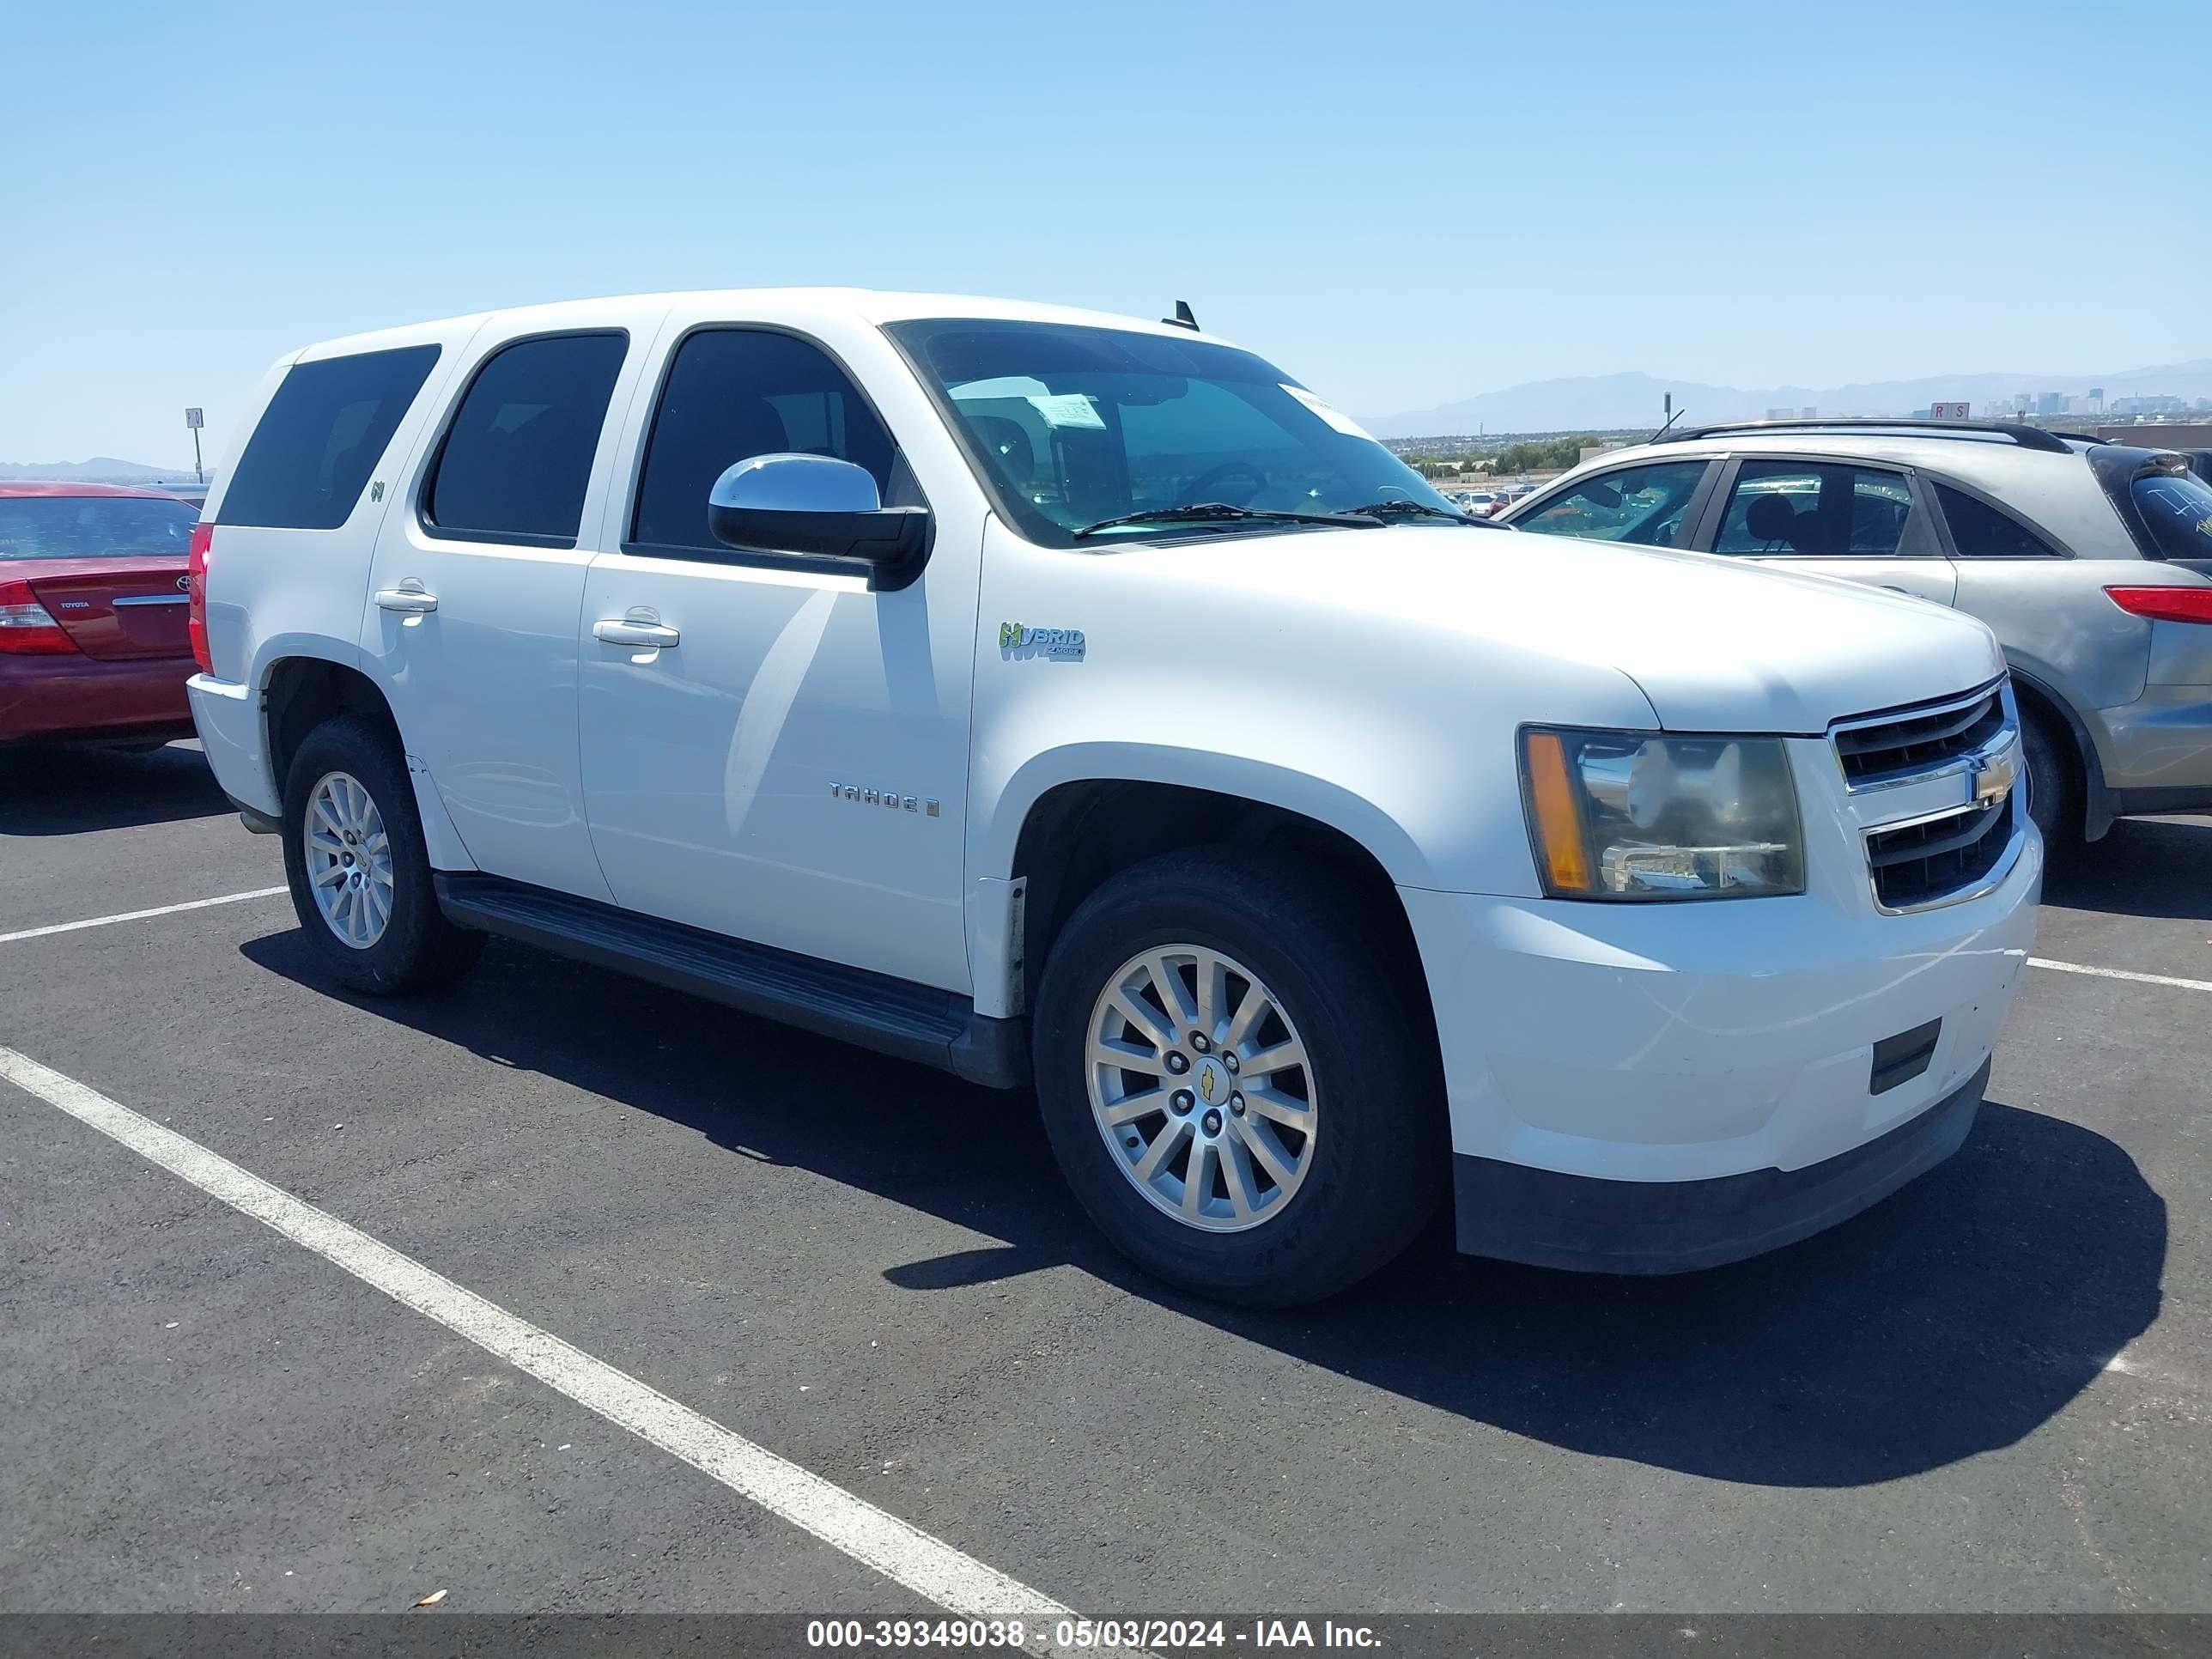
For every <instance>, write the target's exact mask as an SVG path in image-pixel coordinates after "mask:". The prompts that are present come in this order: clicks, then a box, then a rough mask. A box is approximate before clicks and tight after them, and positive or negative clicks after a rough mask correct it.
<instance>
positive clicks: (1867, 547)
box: [1713, 461, 1912, 558]
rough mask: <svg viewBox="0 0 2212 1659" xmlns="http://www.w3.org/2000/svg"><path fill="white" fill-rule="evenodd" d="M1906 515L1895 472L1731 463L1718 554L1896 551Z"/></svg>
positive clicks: (1900, 478) (1905, 493)
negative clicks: (1731, 482) (1733, 468)
mask: <svg viewBox="0 0 2212 1659" xmlns="http://www.w3.org/2000/svg"><path fill="white" fill-rule="evenodd" d="M1911 516H1912V487H1911V485H1910V484H1909V483H1906V482H1905V475H1904V474H1903V473H1901V472H1890V471H1883V470H1881V469H1879V468H1875V467H1862V466H1843V465H1835V464H1831V463H1818V462H1816V463H1813V464H1809V465H1808V464H1807V463H1805V462H1802V461H1746V462H1744V463H1743V464H1742V465H1741V466H1739V467H1738V468H1737V469H1736V474H1735V487H1734V488H1733V489H1731V490H1730V491H1729V502H1728V510H1727V511H1726V512H1725V513H1723V514H1722V515H1721V528H1720V533H1719V534H1718V535H1717V536H1716V537H1715V538H1713V551H1714V552H1716V553H1735V554H1749V555H1752V556H1762V555H1763V556H1767V557H1784V556H1790V555H1792V554H1795V555H1796V556H1801V557H1817V558H1845V557H1850V556H1860V557H1868V556H1875V557H1879V556H1886V555H1888V554H1892V553H1894V552H1896V551H1897V550H1898V548H1899V545H1900V544H1902V543H1903V541H1904V539H1905V522H1906V520H1909V519H1910V518H1911Z"/></svg>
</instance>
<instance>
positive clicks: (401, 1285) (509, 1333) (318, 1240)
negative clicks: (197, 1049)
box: [0, 1047, 1073, 1646]
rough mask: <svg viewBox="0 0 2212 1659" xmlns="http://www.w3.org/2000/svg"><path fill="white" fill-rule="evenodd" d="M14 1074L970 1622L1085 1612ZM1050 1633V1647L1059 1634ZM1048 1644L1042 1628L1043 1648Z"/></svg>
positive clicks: (471, 1296) (93, 1103) (328, 1221)
mask: <svg viewBox="0 0 2212 1659" xmlns="http://www.w3.org/2000/svg"><path fill="white" fill-rule="evenodd" d="M0 1080H5V1081H7V1082H9V1083H12V1084H14V1085H15V1086H16V1087H17V1088H19V1089H21V1090H23V1091H26V1092H27V1093H29V1094H32V1095H35V1096H37V1097H38V1098H40V1100H43V1101H45V1102H46V1103H47V1104H48V1105H50V1106H55V1107H58V1108H59V1109H61V1110H63V1111H64V1112H67V1113H68V1114H69V1115H70V1116H71V1117H74V1118H76V1119H77V1120H78V1121H81V1122H83V1123H87V1124H89V1125H90V1126H91V1127H94V1128H95V1129H97V1130H99V1131H100V1133H102V1134H104V1135H106V1136H108V1137H110V1138H111V1139H115V1140H118V1141H120V1142H121V1143H122V1144H123V1145H124V1146H127V1147H129V1148H130V1149H131V1151H132V1152H137V1154H138V1155H139V1156H140V1157H141V1158H145V1159H147V1160H148V1161H149V1162H150V1163H154V1164H159V1165H160V1166H161V1168H163V1169H164V1170H168V1171H169V1173H170V1174H172V1175H175V1176H182V1177H183V1178H184V1179H185V1180H186V1181H189V1182H191V1183H192V1185H193V1186H195V1187H197V1188H199V1189H200V1190H201V1191H202V1192H204V1193H207V1194H211V1195H212V1196H214V1197H216V1198H219V1199H221V1200H222V1201H223V1202H224V1203H226V1204H228V1205H229V1206H231V1207H232V1208H234V1209H235V1210H239V1211H241V1212H244V1213H245V1214H246V1215H249V1216H252V1218H254V1219H255V1220H256V1221H258V1222H261V1223H263V1224H264V1225H267V1226H270V1227H273V1228H274V1229H276V1231H278V1232H280V1233H282V1234H283V1235H284V1236H285V1237H287V1238H289V1239H291V1240H293V1241H294V1242H295V1243H300V1244H304V1245H305V1246H306V1247H307V1249H311V1250H313V1252H314V1253H315V1254H316V1255H319V1256H321V1257H323V1258H324V1259H325V1260H326V1261H333V1262H335V1263H337V1265H338V1266H339V1267H343V1268H344V1269H345V1270H346V1271H347V1272H348V1273H351V1274H353V1275H354V1277H355V1278H356V1279H361V1280H362V1281H363V1282H364V1283H366V1284H368V1285H374V1286H375V1287H376V1288H377V1289H378V1290H380V1291H383V1292H384V1293H385V1294H386V1296H388V1297H392V1299H393V1300H394V1301H397V1302H400V1303H404V1304H405V1305H406V1306H408V1307H410V1308H412V1309H414V1310H415V1311H416V1312H417V1313H419V1314H422V1315H423V1316H426V1317H428V1318H430V1319H434V1320H435V1321H437V1322H438V1323H439V1324H441V1325H443V1326H444V1327H445V1328H447V1330H450V1331H453V1332H454V1333H455V1334H459V1335H460V1336H464V1337H465V1338H467V1339H468V1340H470V1341H471V1342H473V1343H475V1344H476V1345H477V1346H478V1347H481V1348H483V1349H485V1350H486V1351H487V1352H490V1353H493V1354H496V1355H497V1356H498V1357H499V1358H501V1359H504V1360H506V1361H507V1362H508V1363H509V1364H513V1365H514V1366H516V1367H518V1368H519V1369H520V1370H526V1371H527V1372H529V1373H530V1374H531V1375H532V1376H534V1377H536V1378H538V1381H540V1382H542V1383H546V1384H547V1385H549V1386H550V1387H551V1388H554V1389H557V1390H559V1391H560V1392H561V1393H562V1394H564V1395H568V1398H569V1399H571V1400H573V1401H576V1402H577V1403H578V1404H579V1405H580V1406H585V1407H589V1408H590V1409H591V1410H592V1411H594V1412H597V1413H599V1415H600V1416H601V1417H604V1418H605V1419H607V1420H608V1421H609V1422H611V1423H613V1424H616V1425H618V1426H620V1427H622V1428H625V1429H628V1430H629V1431H630V1432H631V1433H632V1434H635V1435H637V1436H638V1437H641V1438H642V1439H645V1440H649V1441H651V1442H652V1443H653V1444H654V1445H656V1446H658V1447H659V1448H660V1449H662V1450H663V1451H665V1452H667V1453H669V1454H670V1455H672V1456H675V1457H678V1458H680V1459H681V1460H683V1461H684V1462H686V1463H689V1464H690V1466H691V1467H692V1468H695V1469H697V1470H699V1471H700V1472H701V1473H702V1474H708V1475H711V1476H712V1477H713V1478H714V1479H715V1480H719V1481H720V1482H721V1483H722V1484H723V1485H724V1486H727V1487H728V1488H729V1489H730V1490H731V1491H732V1492H736V1493H738V1495H739V1496H741V1497H744V1498H750V1500H751V1501H752V1502H754V1503H756V1504H759V1505H760V1506H761V1507H762V1508H763V1509H766V1510H772V1511H774V1512H775V1514H777V1515H780V1516H782V1517H783V1518H784V1519H785V1520H787V1521H788V1522H792V1524H793V1525H794V1526H797V1527H799V1528H804V1529H805V1531H807V1532H810V1533H811V1534H813V1535H814V1536H815V1537H817V1538H818V1539H820V1540H821V1541H823V1543H825V1544H828V1545H829V1546H830V1547H832V1548H835V1549H838V1550H842V1552H843V1553H846V1554H847V1555H849V1556H851V1557H852V1558H853V1559H854V1560H856V1561H860V1562H862V1563H864V1564H866V1565H868V1566H871V1567H872V1568H874V1569H875V1570H876V1571H878V1572H879V1573H881V1574H883V1575H884V1577H886V1578H889V1579H890V1580H892V1581H893V1582H894V1583H899V1584H902V1585H904V1586H905V1587H906V1588H907V1589H910V1590H912V1591H914V1592H915V1594H916V1595H921V1596H923V1597H925V1598H926V1599H927V1600H928V1601H933V1602H935V1603H936V1604H937V1605H938V1606H939V1607H945V1608H946V1609H948V1610H950V1611H951V1612H953V1613H962V1614H965V1615H969V1616H970V1617H980V1618H992V1619H1021V1620H1024V1621H1027V1622H1031V1623H1039V1624H1044V1625H1048V1624H1049V1623H1050V1622H1051V1621H1052V1620H1058V1619H1064V1618H1070V1617H1073V1614H1072V1613H1070V1611H1069V1610H1068V1609H1067V1608H1066V1607H1062V1606H1061V1605H1060V1603H1059V1602H1057V1601H1053V1600H1052V1599H1051V1598H1050V1597H1048V1596H1047V1595H1042V1593H1040V1592H1039V1591H1036V1590H1033V1589H1030V1587H1029V1586H1028V1585H1026V1584H1024V1583H1020V1582H1019V1581H1018V1580H1017V1579H1013V1578H1010V1577H1007V1576H1006V1574H1005V1573H1002V1572H1000V1571H998V1570H997V1569H996V1568H994V1567H990V1566H987V1565H984V1564H983V1563H982V1562H981V1561H978V1560H976V1559H975V1558H974V1557H973V1556H969V1555H965V1554H963V1553H961V1552H960V1551H959V1550H957V1549H955V1548H953V1547H952V1546H951V1545H950V1544H947V1543H945V1542H944V1541H942V1540H940V1539H937V1538H934V1537H932V1536H931V1535H930V1534H927V1533H926V1532H924V1531H922V1530H921V1528H918V1527H915V1526H911V1525H909V1524H908V1522H904V1521H902V1520H900V1519H899V1518H898V1517H897V1516H895V1515H891V1514H889V1513H887V1512H885V1511H884V1510H879V1509H878V1508H877V1507H876V1506H875V1505H874V1504H871V1503H869V1502H868V1501H867V1500H866V1499H865V1498H857V1497H855V1496H854V1495H853V1494H852V1493H851V1492H847V1491H846V1490H845V1489H844V1488H843V1487H842V1486H834V1485H832V1484H831V1483H830V1482H829V1481H827V1480H823V1478H822V1477H821V1476H820V1475H817V1474H812V1473H811V1472H809V1471H808V1470H805V1469H803V1468H800V1467H799V1465H798V1464H796V1463H793V1462H789V1461H787V1459H785V1458H781V1457H779V1456H777V1455H775V1453H774V1452H772V1451H769V1450H768V1449H765V1448H764V1447H761V1446H757V1445H755V1444H754V1443H752V1442H751V1441H750V1440H746V1439H744V1438H743V1437H741V1436H738V1435H735V1434H732V1433H731V1432H730V1431H729V1430H727V1429H726V1428H724V1427H723V1426H722V1425H720V1424H719V1423H716V1422H714V1421H711V1420H710V1419H707V1418H705V1417H702V1416H701V1415H700V1414H699V1413H697V1412H695V1411H693V1410H692V1409H691V1408H690V1407H688V1406H684V1405H679V1404H678V1402H677V1401H673V1400H671V1399H670V1398H669V1397H668V1396H667V1395H665V1394H662V1393H660V1392H659V1390H657V1389H653V1388H650V1387H648V1386H647V1384H645V1383H641V1382H639V1381H638V1380H637V1379H636V1378H635V1377H634V1376H629V1375H628V1374H627V1373H625V1372H623V1371H618V1370H616V1369H615V1368H614V1367H613V1366H611V1365H610V1364H606V1363H605V1361H604V1360H599V1359H594V1358H592V1356H591V1355H589V1354H587V1353H585V1352H582V1351H580V1349H576V1348H573V1347H571V1346H568V1344H567V1343H566V1342H563V1341H562V1340H561V1339H560V1338H559V1337H557V1336H555V1335H553V1334H551V1333H550V1332H549V1331H543V1330H540V1329H538V1327H536V1326H535V1325H532V1324H531V1323H530V1322H528V1321H526V1320H523V1319H520V1318H517V1317H516V1316H514V1315H513V1314H511V1313H508V1312H507V1310H505V1309H503V1308H501V1307H499V1306H497V1305H495V1304H493V1303H490V1302H488V1301H486V1300H485V1299H484V1298H483V1297H480V1296H478V1295H477V1293H476V1292H475V1291H471V1290H466V1289H464V1288H463V1287H462V1286H460V1285H456V1284H454V1283H453V1280H451V1279H446V1278H444V1277H442V1276H441V1275H440V1274H438V1273H433V1272H432V1271H431V1270H430V1269H429V1268H428V1267H424V1266H423V1265H422V1263H421V1262H419V1261H415V1260H413V1259H412V1258H411V1257H409V1256H404V1255H401V1254H400V1253H399V1252H398V1251H397V1250H395V1249H392V1247H391V1246H390V1245H388V1244H384V1243H379V1242H378V1241H377V1240H375V1239H374V1238H371V1237H369V1236H368V1234H367V1233H364V1232H362V1231H359V1230H358V1229H356V1228H354V1227H350V1226H348V1225H346V1224H345V1223H344V1222H343V1221H340V1220H338V1219H337V1218H336V1217H335V1216H331V1215H326V1214H325V1213H324V1212H322V1211H320V1210H319V1209H317V1208H315V1207H314V1206H313V1205H312V1204H307V1203H305V1202H303V1201H302V1200H299V1199H296V1198H294V1197H293V1196H292V1195H291V1194H289V1193H286V1192H283V1191H281V1190H279V1189H278V1188H275V1187H272V1186H270V1184H269V1183H268V1182H265V1181H264V1180H262V1179H261V1178H260V1176H256V1175H252V1174H250V1173H248V1172H247V1171H246V1170H241V1169H240V1168H239V1167H238V1165H236V1164H233V1163H231V1162H230V1161H229V1160H228V1159H227V1158H221V1157H218V1156H217V1155H216V1153H214V1152H210V1151H209V1150H208V1149H207V1148H206V1147H204V1146H201V1145H199V1143H198V1142H197V1141H193V1140H188V1139H185V1137H184V1136H182V1135H180V1134H178V1133H176V1132H175V1131H173V1130H171V1129H166V1128H164V1127H161V1125H160V1124H158V1123H156V1122H155V1121H153V1120H152V1119H150V1118H146V1117H142V1116H140V1115H138V1114H137V1112H134V1111H132V1110H131V1109H130V1108H128V1107H126V1106H120V1105H118V1104H117V1103H115V1102H114V1101H112V1100H110V1099H109V1098H108V1097H106V1096H105V1095H103V1094H101V1093H100V1092H99V1091H97V1090H95V1089H92V1088H89V1087H88V1086H87V1085H84V1084H82V1083H79V1082H77V1081H76V1079H73V1078H69V1077H64V1076H63V1075H62V1073H59V1072H57V1071H54V1070H52V1069H51V1068H50V1067H47V1066H41V1065H40V1064H39V1062H38V1061H36V1060H32V1059H29V1058H28V1057H27V1056H26V1055H23V1054H18V1053H17V1052H16V1051H15V1049H13V1048H5V1047H0ZM1024 1633H1025V1634H1031V1633H1030V1632H1024ZM1042 1639H1043V1640H1044V1641H1049V1639H1050V1638H1049V1634H1048V1633H1046V1634H1044V1635H1043V1637H1042ZM1030 1645H1032V1646H1035V1645H1040V1642H1039V1640H1038V1638H1037V1636H1036V1635H1035V1634H1031V1642H1030Z"/></svg>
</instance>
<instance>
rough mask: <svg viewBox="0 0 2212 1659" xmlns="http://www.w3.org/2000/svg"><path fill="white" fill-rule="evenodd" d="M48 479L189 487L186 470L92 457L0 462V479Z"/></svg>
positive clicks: (111, 457) (69, 481)
mask: <svg viewBox="0 0 2212 1659" xmlns="http://www.w3.org/2000/svg"><path fill="white" fill-rule="evenodd" d="M23 478H41V479H48V480H51V481H52V482H54V483H116V484H137V483H191V480H192V470H191V468H190V467H188V466H143V465H140V464H139V463H138V462H137V461H118V460H117V459H115V458H114V457H113V456H112V455H95V456H94V457H93V458H92V459H90V460H88V461H0V479H6V480H9V481H10V482H13V481H15V480H18V479H23Z"/></svg>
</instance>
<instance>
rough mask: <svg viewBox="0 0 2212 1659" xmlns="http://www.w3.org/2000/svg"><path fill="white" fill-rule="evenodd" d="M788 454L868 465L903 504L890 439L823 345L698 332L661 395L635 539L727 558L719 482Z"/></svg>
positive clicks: (880, 489) (879, 484)
mask: <svg viewBox="0 0 2212 1659" xmlns="http://www.w3.org/2000/svg"><path fill="white" fill-rule="evenodd" d="M789 453H799V454H810V455H830V456H835V457H836V459H839V460H846V461H851V462H852V463H853V464H854V465H856V466H862V467H866V469H867V470H868V471H869V472H870V473H871V474H872V475H873V476H874V477H875V480H876V490H877V493H878V495H881V496H882V497H883V498H884V501H886V502H887V503H888V502H891V501H895V500H896V499H897V495H898V492H897V491H896V490H895V489H894V488H893V484H892V479H891V472H892V465H893V462H894V459H896V450H895V449H894V448H893V447H892V444H891V438H890V433H888V432H886V431H885V430H884V425H883V422H880V421H878V419H877V418H876V415H875V411H874V410H872V409H870V408H869V407H868V405H867V404H866V402H864V401H863V400H862V399H861V397H860V392H858V391H857V390H855V389H854V386H853V383H852V382H851V381H850V380H848V379H846V377H845V372H844V370H842V369H841V368H838V367H837V365H836V363H834V362H831V361H830V360H829V356H828V354H827V353H825V352H824V351H823V349H821V348H820V347H819V346H817V345H813V344H811V343H808V342H807V341H805V340H799V339H794V338H793V337H791V336H790V335H788V334H769V333H765V332H761V331H755V330H750V329H714V330H711V331H708V332H705V333H700V334H694V335H693V336H691V337H690V338H689V339H688V340H686V341H684V343H683V344H682V345H681V346H679V347H678V348H677V352H676V361H675V362H674V364H673V365H671V368H670V369H669V371H668V382H667V384H666V386H664V387H663V388H662V389H661V393H660V407H659V410H656V411H655V412H654V415H653V435H652V437H651V438H650V439H648V440H647V444H646V450H645V467H644V471H643V473H642V475H641V477H640V478H639V480H638V486H637V513H636V517H635V520H633V521H632V526H631V532H630V539H631V540H632V541H633V542H636V543H639V544H644V545H647V546H653V547H690V548H703V549H706V550H710V551H713V552H715V553H720V552H721V551H722V550H723V548H722V544H720V542H718V541H716V540H715V539H714V532H712V531H710V530H708V527H707V495H708V491H709V490H711V489H714V481H715V480H716V479H717V478H719V477H721V476H722V474H723V472H724V471H725V470H726V469H727V468H729V467H732V466H734V465H737V463H738V462H739V461H742V460H744V459H747V458H748V457H750V456H754V455H780V454H789Z"/></svg>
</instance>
